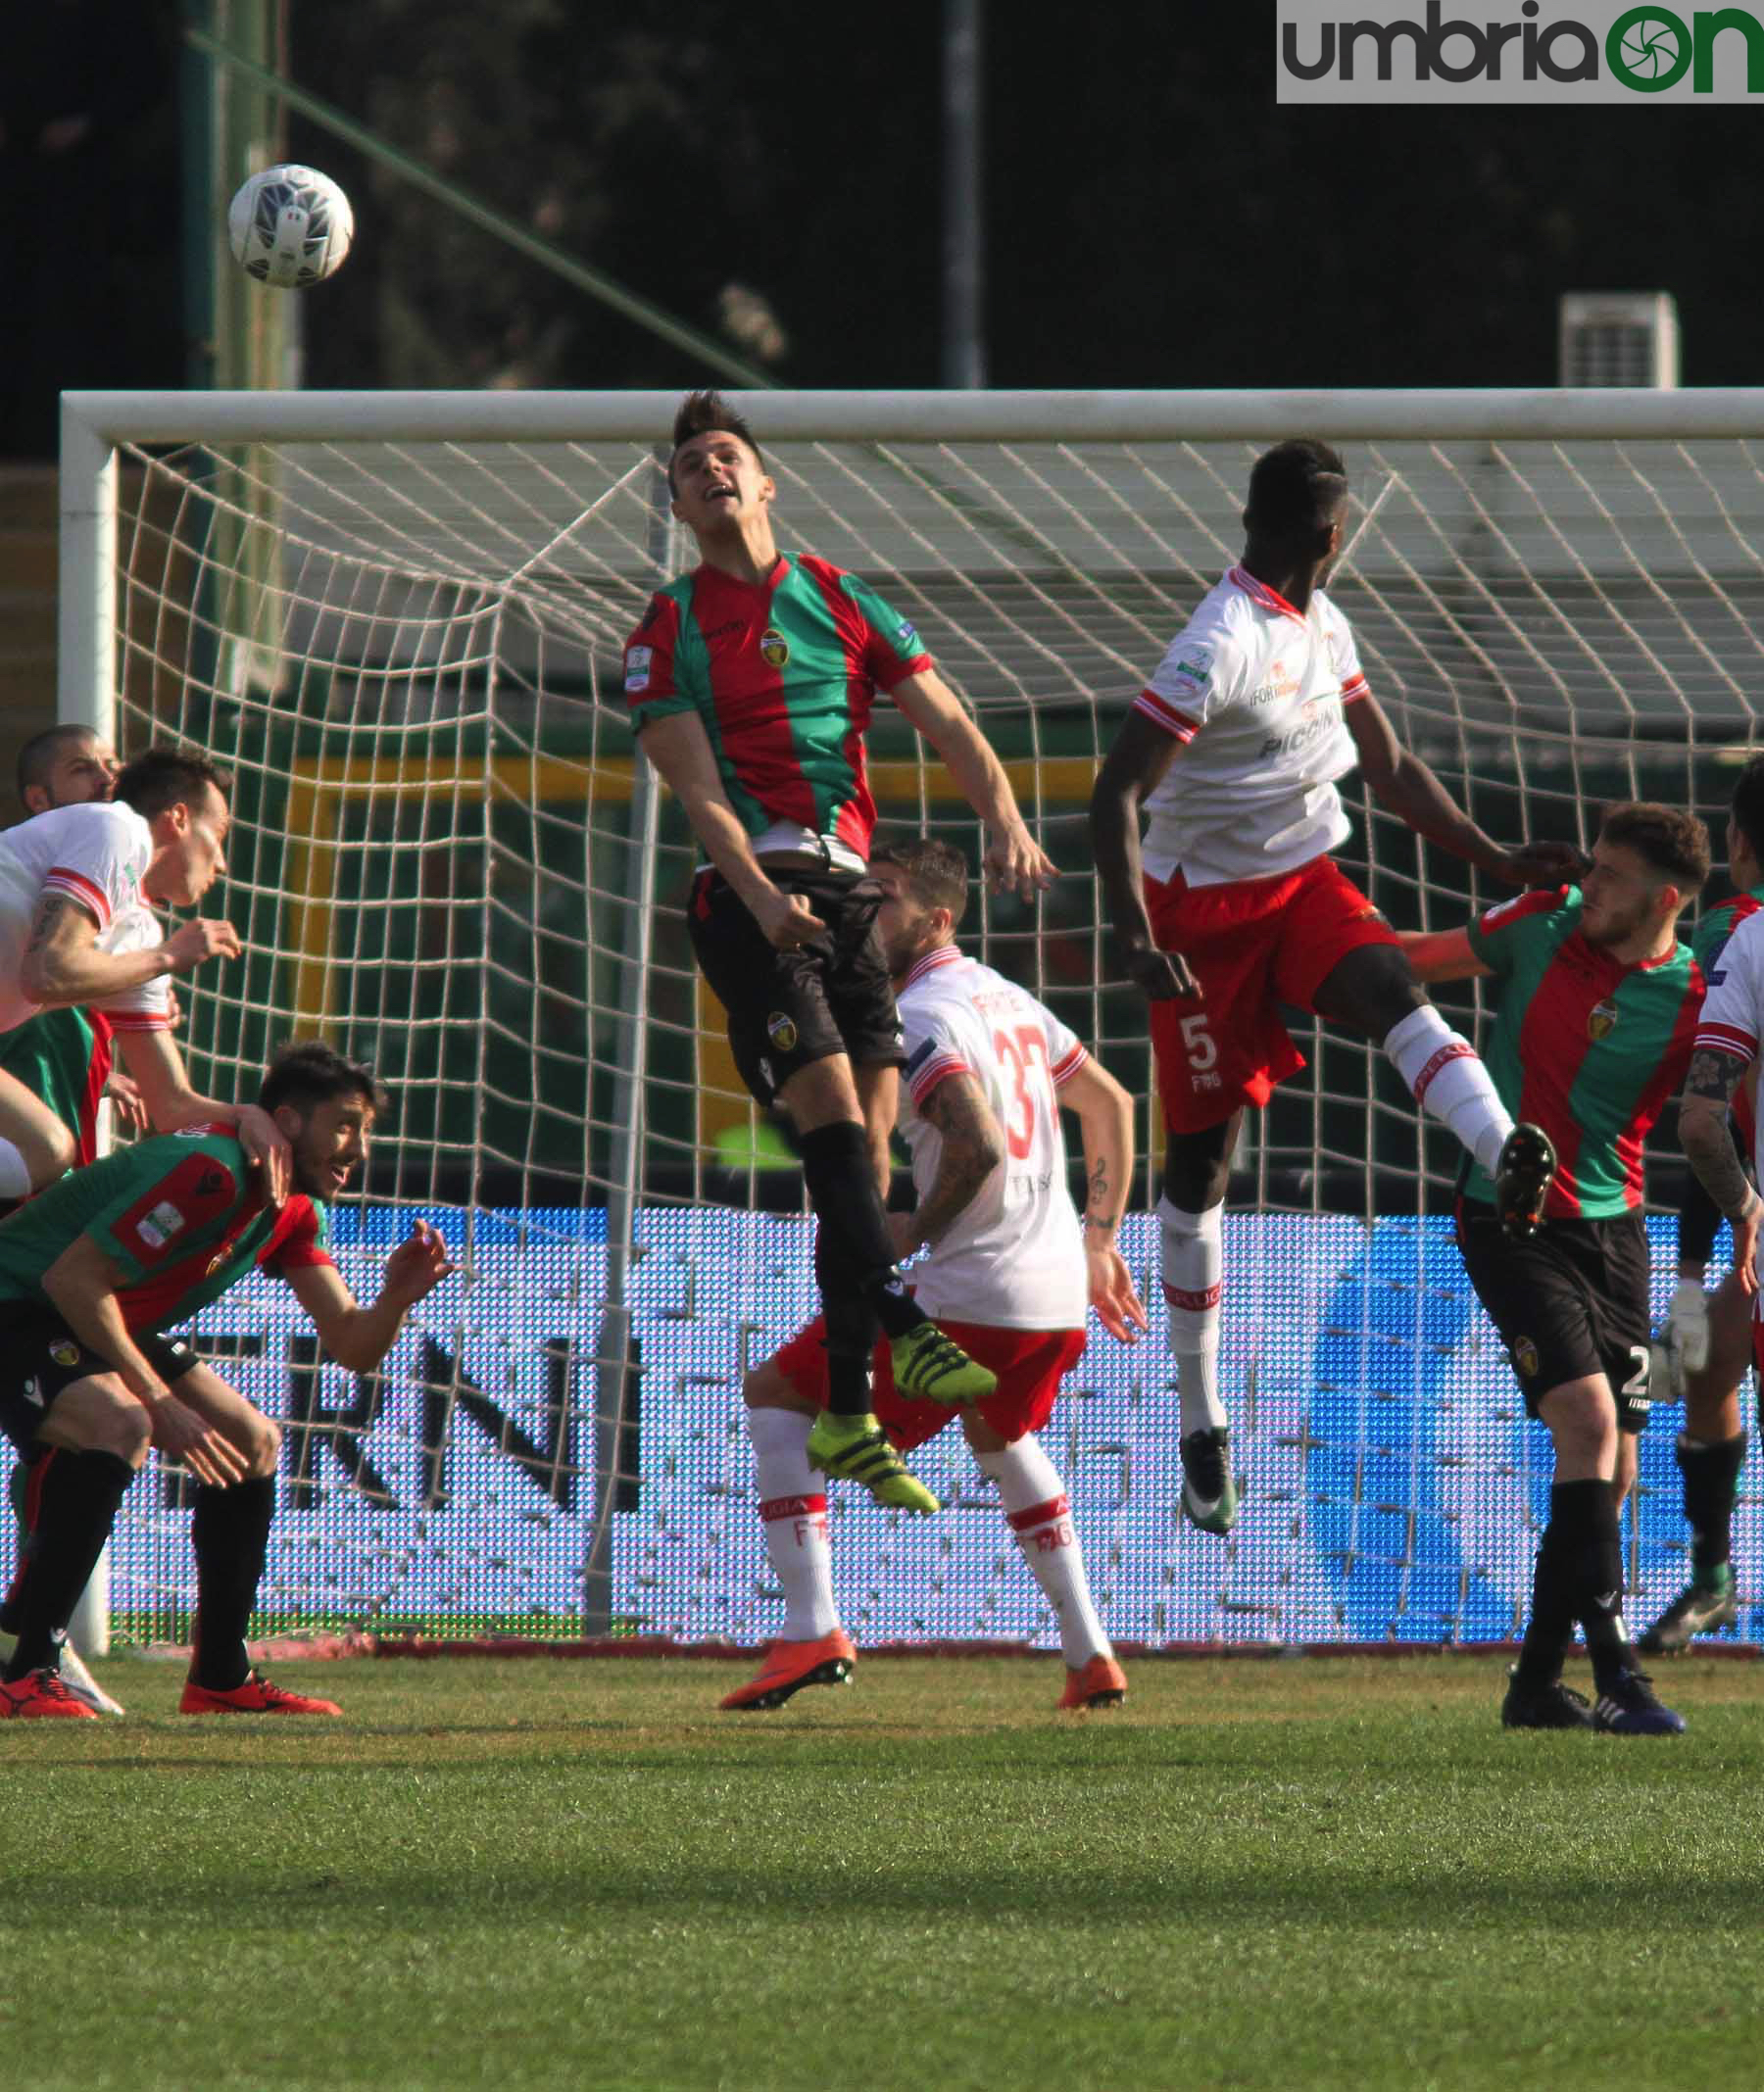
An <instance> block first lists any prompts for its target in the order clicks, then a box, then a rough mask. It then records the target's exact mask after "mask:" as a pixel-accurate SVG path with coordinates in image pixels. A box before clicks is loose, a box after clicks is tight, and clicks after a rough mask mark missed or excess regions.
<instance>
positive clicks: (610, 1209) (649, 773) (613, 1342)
mask: <svg viewBox="0 0 1764 2092" xmlns="http://www.w3.org/2000/svg"><path fill="white" fill-rule="evenodd" d="M670 506H671V498H670V496H669V494H668V490H667V475H666V473H665V472H664V471H663V470H662V466H661V463H660V462H658V463H657V467H656V485H655V493H654V497H653V500H652V505H651V509H650V522H649V533H648V541H647V551H648V554H649V559H650V564H651V566H652V568H653V569H654V571H655V575H656V578H657V579H658V580H659V581H664V580H666V578H667V576H668V574H669V572H670V571H671V570H672V567H673V564H674V559H675V528H676V526H675V524H674V521H673V517H672V515H671V513H670ZM661 823H662V788H661V785H660V783H659V781H658V779H657V777H656V773H655V771H654V769H653V768H652V767H651V766H650V764H649V762H648V760H647V759H646V757H645V755H644V754H643V750H642V748H641V746H639V747H638V748H637V750H636V751H635V753H634V754H633V755H632V758H631V825H630V830H629V843H628V845H627V849H628V851H629V852H630V855H631V856H632V857H634V859H635V862H633V863H632V864H631V865H630V873H629V876H628V878H627V880H626V882H625V886H624V891H625V892H626V893H628V894H630V895H631V897H632V901H631V906H630V909H629V910H628V911H627V913H626V915H625V919H624V925H623V935H622V937H621V938H620V941H619V942H620V947H621V949H620V952H619V984H618V1022H617V1025H616V1027H615V1030H614V1035H613V1036H614V1039H615V1041H616V1045H615V1046H614V1052H615V1053H616V1055H617V1068H618V1073H617V1076H616V1079H615V1080H614V1082H613V1154H612V1163H611V1169H610V1171H609V1175H610V1178H611V1184H610V1187H609V1191H608V1195H607V1298H606V1304H605V1307H604V1309H603V1311H602V1314H601V1326H600V1338H599V1341H598V1342H597V1343H596V1345H595V1380H594V1487H593V1496H592V1502H593V1507H594V1509H593V1517H594V1533H593V1536H592V1538H591V1539H590V1541H589V1544H588V1559H587V1561H586V1563H585V1564H584V1565H583V1569H582V1632H583V1634H584V1635H585V1636H586V1637H587V1638H588V1639H590V1640H592V1639H594V1638H595V1637H596V1636H598V1635H602V1634H606V1633H609V1632H611V1630H612V1626H613V1502H614V1500H615V1498H616V1496H617V1492H618V1481H619V1476H618V1455H619V1440H620V1438H621V1436H622V1433H621V1431H620V1426H621V1425H622V1423H623V1421H624V1404H625V1390H626V1388H627V1387H628V1386H629V1383H630V1376H631V1373H632V1371H633V1370H634V1369H635V1367H636V1364H637V1361H636V1359H635V1356H634V1354H633V1347H632V1342H631V1305H630V1298H631V1272H632V1269H633V1267H634V1266H635V1263H636V1260H637V1244H636V1230H637V1214H638V1210H639V1204H640V1201H641V1198H642V1195H643V1146H644V1137H645V1131H646V1128H645V1109H644V1091H645V1078H646V1076H647V1074H648V1069H649V1017H648V1008H649V989H650V959H651V952H652V949H653V945H654V936H655V913H656V843H657V838H658V835H659V833H660V829H661Z"/></svg>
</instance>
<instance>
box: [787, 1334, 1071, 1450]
mask: <svg viewBox="0 0 1764 2092" xmlns="http://www.w3.org/2000/svg"><path fill="white" fill-rule="evenodd" d="M937 1326H938V1328H939V1329H941V1330H946V1331H947V1332H948V1333H949V1334H950V1336H952V1337H953V1338H955V1339H956V1342H957V1343H958V1344H960V1346H961V1348H962V1349H963V1350H964V1351H965V1352H966V1353H967V1355H968V1356H969V1357H970V1358H972V1359H977V1360H978V1361H979V1363H980V1364H981V1365H983V1366H988V1367H990V1368H991V1369H992V1371H993V1372H994V1373H996V1374H997V1375H998V1377H999V1386H998V1391H997V1392H996V1393H993V1394H989V1395H988V1396H987V1398H986V1399H985V1401H983V1402H976V1403H974V1404H973V1410H974V1414H975V1415H976V1416H978V1417H981V1418H983V1419H984V1420H985V1422H986V1423H988V1424H990V1425H991V1426H992V1428H993V1430H994V1431H996V1432H997V1433H998V1435H999V1436H1000V1437H1001V1438H1013V1439H1014V1438H1020V1437H1022V1435H1024V1433H1025V1432H1031V1431H1040V1430H1041V1428H1042V1427H1043V1425H1045V1424H1046V1423H1047V1421H1048V1419H1049V1418H1050V1417H1051V1416H1052V1415H1053V1414H1054V1400H1055V1398H1056V1397H1057V1396H1058V1393H1059V1384H1060V1382H1061V1381H1062V1380H1064V1379H1065V1377H1066V1375H1067V1374H1068V1373H1069V1372H1070V1371H1071V1370H1072V1368H1073V1367H1074V1366H1075V1365H1076V1364H1077V1363H1078V1361H1079V1359H1080V1358H1082V1357H1083V1355H1084V1332H1083V1331H1082V1330H1001V1329H993V1328H988V1327H983V1326H982V1325H981V1324H979V1323H973V1322H949V1321H946V1320H944V1319H943V1318H941V1317H940V1318H939V1320H938V1325H937ZM826 1334H827V1325H826V1324H825V1322H823V1321H822V1320H821V1319H820V1318H819V1317H816V1319H815V1320H814V1321H813V1322H811V1323H809V1327H808V1328H807V1329H806V1330H799V1331H798V1332H797V1334H796V1335H795V1336H794V1337H793V1338H791V1339H790V1341H789V1342H788V1343H787V1344H786V1345H785V1346H784V1348H783V1349H782V1350H781V1351H779V1352H778V1353H777V1355H776V1356H775V1357H774V1358H773V1360H772V1363H773V1365H775V1366H776V1367H777V1369H778V1371H779V1372H780V1373H781V1374H783V1376H784V1378H785V1379H786V1380H787V1381H788V1382H789V1383H790V1385H791V1386H792V1387H794V1388H795V1389H796V1391H797V1392H798V1394H800V1395H802V1396H803V1397H804V1399H805V1400H807V1401H810V1402H813V1403H814V1404H815V1406H816V1407H817V1408H820V1409H825V1408H826V1406H827V1349H826V1341H825V1339H826ZM874 1364H875V1379H874V1397H873V1398H874V1401H875V1407H876V1421H877V1422H878V1423H879V1424H880V1425H881V1427H882V1429H883V1430H884V1431H885V1432H887V1434H888V1435H889V1438H890V1440H891V1441H892V1442H893V1444H894V1445H895V1446H896V1448H897V1449H898V1450H899V1451H901V1452H903V1453H909V1452H911V1450H912V1449H913V1447H914V1446H915V1445H923V1444H924V1443H925V1442H926V1440H927V1439H930V1438H935V1437H936V1436H937V1435H938V1433H939V1432H940V1431H942V1430H943V1428H944V1427H945V1425H947V1424H950V1423H953V1422H954V1421H955V1419H956V1416H957V1415H958V1414H959V1412H958V1411H956V1410H954V1409H952V1408H951V1407H950V1406H949V1404H948V1403H947V1402H925V1401H915V1400H914V1399H913V1398H912V1397H911V1396H909V1395H905V1394H900V1393H897V1392H896V1389H895V1384H894V1362H893V1360H892V1359H891V1358H890V1356H889V1351H888V1344H887V1342H886V1340H884V1341H883V1342H881V1343H879V1344H877V1346H876V1355H875V1360H874Z"/></svg>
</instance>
